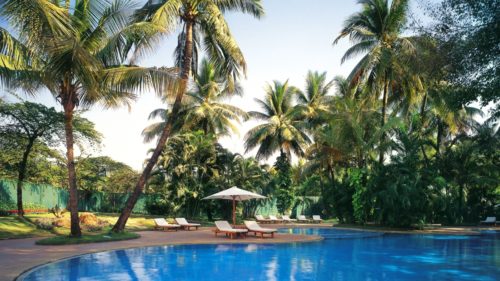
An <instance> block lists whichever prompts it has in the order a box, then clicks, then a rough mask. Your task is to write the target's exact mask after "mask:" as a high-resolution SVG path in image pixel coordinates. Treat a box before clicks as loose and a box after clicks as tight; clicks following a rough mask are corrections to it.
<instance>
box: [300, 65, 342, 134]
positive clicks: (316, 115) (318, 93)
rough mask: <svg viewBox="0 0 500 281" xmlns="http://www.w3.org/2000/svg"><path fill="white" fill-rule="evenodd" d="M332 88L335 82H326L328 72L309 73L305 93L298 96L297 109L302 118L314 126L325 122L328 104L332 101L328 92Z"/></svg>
mask: <svg viewBox="0 0 500 281" xmlns="http://www.w3.org/2000/svg"><path fill="white" fill-rule="evenodd" d="M332 86H333V81H327V80H326V72H323V73H319V72H317V71H316V72H312V71H309V72H308V73H307V76H306V88H305V91H304V92H302V91H300V92H299V93H298V95H297V102H298V104H297V106H296V109H297V111H298V114H299V115H300V116H301V118H303V119H304V120H305V121H307V122H309V123H310V124H312V125H313V126H314V125H318V124H320V123H322V122H323V121H325V117H326V115H327V113H328V103H329V101H330V100H331V96H328V92H329V91H330V89H331V88H332Z"/></svg>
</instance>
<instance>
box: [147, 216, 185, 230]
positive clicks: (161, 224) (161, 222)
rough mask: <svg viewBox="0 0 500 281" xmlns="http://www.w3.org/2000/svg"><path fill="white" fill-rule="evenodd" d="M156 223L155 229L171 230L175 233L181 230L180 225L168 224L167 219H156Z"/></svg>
mask: <svg viewBox="0 0 500 281" xmlns="http://www.w3.org/2000/svg"><path fill="white" fill-rule="evenodd" d="M154 221H155V229H162V230H170V229H173V230H175V231H177V229H179V228H180V227H181V226H180V225H178V224H171V223H168V222H167V221H166V220H165V219H163V218H157V219H154Z"/></svg>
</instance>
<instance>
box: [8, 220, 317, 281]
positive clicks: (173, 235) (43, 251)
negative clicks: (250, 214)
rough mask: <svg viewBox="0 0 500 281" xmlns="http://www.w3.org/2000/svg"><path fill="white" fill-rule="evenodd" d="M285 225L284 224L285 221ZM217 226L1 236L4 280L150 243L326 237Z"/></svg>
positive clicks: (214, 242) (167, 243) (306, 239)
mask: <svg viewBox="0 0 500 281" xmlns="http://www.w3.org/2000/svg"><path fill="white" fill-rule="evenodd" d="M281 227H283V225H281ZM212 229H213V228H200V229H199V230H197V231H194V230H192V231H175V232H172V231H169V232H164V231H141V232H138V233H139V234H140V235H141V237H140V238H138V239H133V240H125V241H114V242H105V243H92V244H78V245H61V246H40V245H36V244H35V241H36V240H39V239H40V238H26V239H8V240H0V281H12V280H14V279H15V278H16V277H17V276H19V275H20V274H21V273H22V272H24V271H26V270H27V269H30V268H32V267H35V266H37V265H41V264H45V263H49V262H53V261H56V260H60V259H64V258H68V257H71V256H76V255H82V254H87V253H94V252H102V251H108V250H116V249H127V248H136V247H146V246H160V245H179V244H241V243H259V244H262V243H299V242H314V241H319V240H321V239H322V238H321V237H320V236H315V235H293V234H281V233H278V234H276V235H275V237H274V238H267V237H266V238H264V239H262V238H256V237H254V236H253V235H249V236H248V237H247V238H245V239H241V238H236V239H229V238H226V237H225V236H224V235H222V234H219V235H218V236H217V237H215V236H214V233H213V232H212Z"/></svg>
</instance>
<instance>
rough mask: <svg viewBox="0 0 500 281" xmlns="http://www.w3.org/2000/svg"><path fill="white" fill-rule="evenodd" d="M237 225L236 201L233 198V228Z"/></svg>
mask: <svg viewBox="0 0 500 281" xmlns="http://www.w3.org/2000/svg"><path fill="white" fill-rule="evenodd" d="M235 225H236V200H234V197H233V226H235Z"/></svg>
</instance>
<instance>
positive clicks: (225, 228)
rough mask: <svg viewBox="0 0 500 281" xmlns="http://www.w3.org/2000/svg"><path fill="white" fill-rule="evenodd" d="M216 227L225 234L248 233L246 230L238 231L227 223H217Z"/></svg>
mask: <svg viewBox="0 0 500 281" xmlns="http://www.w3.org/2000/svg"><path fill="white" fill-rule="evenodd" d="M215 227H217V229H219V230H220V231H223V232H234V233H244V232H248V230H246V229H236V228H233V227H232V226H231V225H230V224H229V223H228V222H227V221H216V222H215Z"/></svg>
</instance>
